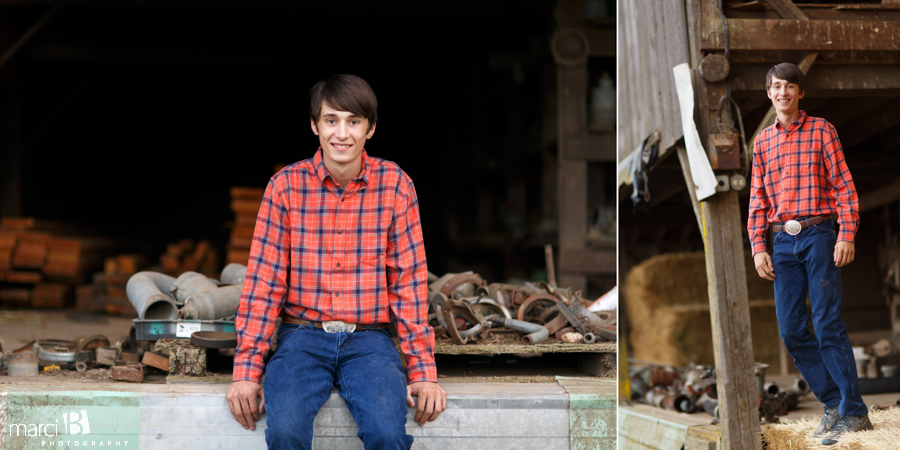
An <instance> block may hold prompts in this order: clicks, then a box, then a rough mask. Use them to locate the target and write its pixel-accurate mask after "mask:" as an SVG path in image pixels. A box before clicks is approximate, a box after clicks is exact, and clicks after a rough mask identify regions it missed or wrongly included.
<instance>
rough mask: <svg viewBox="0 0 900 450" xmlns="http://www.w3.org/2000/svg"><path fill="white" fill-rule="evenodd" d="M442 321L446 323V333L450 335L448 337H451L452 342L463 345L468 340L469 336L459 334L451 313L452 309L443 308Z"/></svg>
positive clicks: (454, 318)
mask: <svg viewBox="0 0 900 450" xmlns="http://www.w3.org/2000/svg"><path fill="white" fill-rule="evenodd" d="M444 322H446V323H447V325H448V327H447V334H449V335H450V339H452V340H453V342H454V343H456V344H459V345H464V344H465V343H466V342H469V338H467V337H463V336H460V335H459V329H458V328H456V317H455V316H454V315H453V311H452V310H451V309H450V308H447V309H445V310H444Z"/></svg>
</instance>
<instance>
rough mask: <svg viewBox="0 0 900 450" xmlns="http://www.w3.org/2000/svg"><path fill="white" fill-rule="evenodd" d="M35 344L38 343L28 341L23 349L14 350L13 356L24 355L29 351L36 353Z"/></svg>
mask: <svg viewBox="0 0 900 450" xmlns="http://www.w3.org/2000/svg"><path fill="white" fill-rule="evenodd" d="M35 342H36V341H28V343H27V344H25V345H23V346H21V347H19V348H17V349H15V350H13V351H12V353H13V354H16V353H22V352H25V351H29V350H31V351H34V343H35Z"/></svg>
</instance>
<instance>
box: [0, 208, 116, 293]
mask: <svg viewBox="0 0 900 450" xmlns="http://www.w3.org/2000/svg"><path fill="white" fill-rule="evenodd" d="M77 234H80V233H79V231H78V230H76V229H75V228H74V227H71V226H68V225H65V224H61V223H55V222H47V221H41V220H36V219H34V218H32V217H3V218H0V283H2V286H0V303H2V304H3V305H6V306H29V305H32V306H41V307H55V308H59V307H64V306H66V305H67V304H68V303H69V301H70V299H71V298H72V292H73V291H74V287H75V285H77V284H79V283H82V282H83V281H84V278H85V275H86V273H87V272H88V271H89V270H90V269H91V267H92V266H94V265H96V264H98V261H99V257H98V256H97V251H98V250H102V249H103V248H104V247H110V246H112V244H111V243H110V242H109V241H105V240H102V239H95V238H86V237H72V236H74V235H77Z"/></svg>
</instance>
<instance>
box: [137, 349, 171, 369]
mask: <svg viewBox="0 0 900 450" xmlns="http://www.w3.org/2000/svg"><path fill="white" fill-rule="evenodd" d="M141 362H142V363H143V364H146V365H148V366H150V367H156V368H157V369H160V370H164V371H166V372H168V371H169V358H167V357H165V356H162V355H158V354H156V353H153V352H144V358H143V359H142V360H141Z"/></svg>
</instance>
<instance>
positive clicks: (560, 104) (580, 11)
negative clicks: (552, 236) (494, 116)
mask: <svg viewBox="0 0 900 450" xmlns="http://www.w3.org/2000/svg"><path fill="white" fill-rule="evenodd" d="M584 14H585V12H584V2H583V1H581V0H560V2H559V3H558V4H557V10H556V20H557V30H565V29H569V30H572V29H576V28H577V27H579V26H581V25H583V24H584ZM567 36H568V37H567V42H564V43H562V45H559V46H560V47H568V45H567V44H569V42H574V43H576V44H577V42H578V41H577V38H576V37H574V36H573V35H567ZM584 45H587V46H589V44H588V43H587V42H584ZM586 50H589V49H586ZM567 56H568V55H567ZM584 56H585V57H584V61H583V62H582V63H581V64H577V63H575V64H565V65H563V64H559V61H557V66H556V86H557V89H556V95H557V114H558V115H559V116H558V118H557V123H558V126H559V128H558V133H559V147H558V150H557V152H558V160H559V172H558V174H559V212H558V214H559V255H560V259H561V260H562V259H563V258H565V255H566V251H567V250H582V249H584V247H585V245H586V243H587V240H586V237H587V183H588V163H587V161H586V160H584V159H573V158H569V157H568V148H567V147H566V145H567V143H569V142H571V141H570V139H567V138H570V137H576V136H580V135H581V134H582V133H583V130H584V128H585V127H586V126H587V95H588V92H587V87H588V79H587V78H588V70H587V52H585V55H584ZM573 59H577V57H575V58H573ZM563 266H564V264H563V261H560V273H559V275H558V276H557V282H558V283H559V285H560V286H562V287H571V288H572V290H573V291H579V290H580V291H586V290H587V277H586V276H584V275H572V274H567V273H566V272H565V271H564V270H562V269H563Z"/></svg>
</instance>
